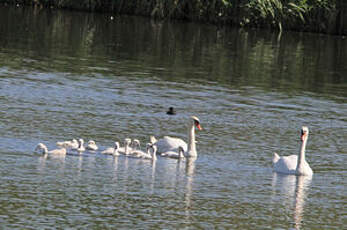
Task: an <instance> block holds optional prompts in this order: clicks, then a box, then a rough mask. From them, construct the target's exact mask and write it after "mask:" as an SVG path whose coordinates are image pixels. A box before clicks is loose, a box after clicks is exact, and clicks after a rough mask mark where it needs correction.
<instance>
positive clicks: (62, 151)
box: [34, 143, 66, 156]
mask: <svg viewBox="0 0 347 230" xmlns="http://www.w3.org/2000/svg"><path fill="white" fill-rule="evenodd" d="M34 151H35V152H38V153H41V154H52V155H61V156H65V155H66V148H64V147H63V148H60V149H54V150H50V151H48V149H47V146H46V145H45V144H42V143H38V144H37V146H36V148H35V150H34Z"/></svg>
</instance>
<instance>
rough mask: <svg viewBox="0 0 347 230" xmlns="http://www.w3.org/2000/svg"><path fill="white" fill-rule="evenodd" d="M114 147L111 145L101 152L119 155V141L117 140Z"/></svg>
mask: <svg viewBox="0 0 347 230" xmlns="http://www.w3.org/2000/svg"><path fill="white" fill-rule="evenodd" d="M114 144H115V146H114V147H109V148H107V149H105V150H103V151H102V152H101V153H102V154H107V155H114V156H118V155H119V152H118V150H119V143H118V142H117V141H116V142H115V143H114Z"/></svg>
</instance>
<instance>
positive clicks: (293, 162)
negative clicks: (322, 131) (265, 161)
mask: <svg viewBox="0 0 347 230" xmlns="http://www.w3.org/2000/svg"><path fill="white" fill-rule="evenodd" d="M308 134H309V130H308V128H307V127H306V126H303V127H302V129H301V141H302V143H301V148H300V152H299V156H298V155H290V156H282V157H280V156H279V155H278V154H277V153H274V156H273V158H272V164H273V170H274V171H275V172H278V173H283V174H293V175H305V176H311V175H312V174H313V171H312V169H311V167H310V165H309V164H308V163H307V161H306V159H305V149H306V143H307V140H308Z"/></svg>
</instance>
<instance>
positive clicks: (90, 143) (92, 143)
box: [86, 140, 98, 151]
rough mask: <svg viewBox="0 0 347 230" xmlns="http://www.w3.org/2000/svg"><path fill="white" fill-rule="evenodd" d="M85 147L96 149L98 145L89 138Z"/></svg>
mask: <svg viewBox="0 0 347 230" xmlns="http://www.w3.org/2000/svg"><path fill="white" fill-rule="evenodd" d="M86 149H88V150H92V151H96V150H98V146H97V145H96V143H95V141H93V140H89V141H88V145H87V147H86Z"/></svg>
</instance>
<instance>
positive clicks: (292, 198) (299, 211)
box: [272, 173, 312, 229]
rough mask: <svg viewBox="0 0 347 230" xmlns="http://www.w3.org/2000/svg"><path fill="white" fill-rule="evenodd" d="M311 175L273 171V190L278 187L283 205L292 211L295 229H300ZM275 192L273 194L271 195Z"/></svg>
mask: <svg viewBox="0 0 347 230" xmlns="http://www.w3.org/2000/svg"><path fill="white" fill-rule="evenodd" d="M311 181H312V176H295V175H284V174H278V173H273V177H272V186H273V190H277V188H278V187H280V194H279V195H280V196H282V197H283V199H284V202H285V205H286V206H288V207H290V208H291V209H292V211H293V221H294V225H295V229H301V227H302V220H303V217H304V207H305V199H306V196H307V193H308V192H309V189H310V185H311ZM274 195H276V194H273V196H274Z"/></svg>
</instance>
